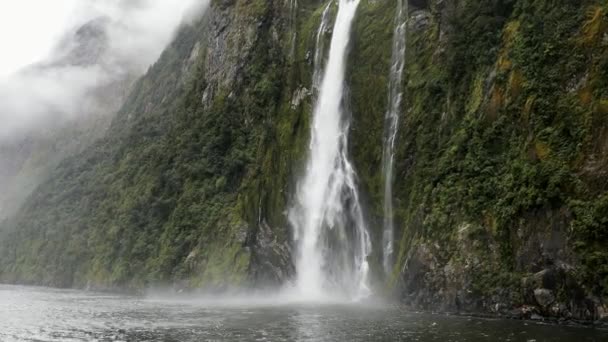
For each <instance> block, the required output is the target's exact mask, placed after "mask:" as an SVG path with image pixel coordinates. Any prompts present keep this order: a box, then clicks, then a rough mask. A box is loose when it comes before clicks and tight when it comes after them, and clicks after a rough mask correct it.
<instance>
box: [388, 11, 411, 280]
mask: <svg viewBox="0 0 608 342" xmlns="http://www.w3.org/2000/svg"><path fill="white" fill-rule="evenodd" d="M406 10H407V8H406V7H405V6H404V4H403V0H398V1H397V16H396V17H395V31H394V34H393V55H392V59H391V70H390V77H389V85H388V93H389V98H388V101H389V103H388V110H387V111H386V117H385V126H384V127H385V128H384V148H383V154H382V171H383V174H384V230H383V234H382V245H383V247H384V248H383V260H382V263H383V266H384V271H385V273H386V274H390V272H391V268H392V266H393V250H394V247H393V245H394V239H395V238H394V235H395V233H394V230H395V226H394V217H393V215H394V213H393V182H394V175H393V170H394V163H395V141H396V138H397V132H398V125H399V113H400V111H401V100H402V97H403V85H402V81H403V68H404V65H405V44H406V36H405V33H406V32H405V29H406V20H405V17H406Z"/></svg>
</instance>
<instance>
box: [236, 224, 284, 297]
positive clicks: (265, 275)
mask: <svg viewBox="0 0 608 342" xmlns="http://www.w3.org/2000/svg"><path fill="white" fill-rule="evenodd" d="M247 240H248V241H247V245H248V247H250V249H251V251H252V255H251V263H250V267H249V277H250V280H251V281H252V282H253V283H254V285H256V286H279V285H281V284H283V283H285V282H286V281H287V280H289V279H290V278H291V277H292V276H293V275H294V274H295V266H294V265H293V262H292V258H291V248H290V246H289V243H288V242H287V241H285V240H281V239H279V238H278V237H277V235H276V234H275V233H274V230H273V229H272V228H271V227H270V226H269V225H268V224H267V223H266V222H265V221H262V222H261V223H260V224H259V226H258V229H257V231H250V235H249V236H248V238H247Z"/></svg>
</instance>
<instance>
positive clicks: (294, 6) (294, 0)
mask: <svg viewBox="0 0 608 342" xmlns="http://www.w3.org/2000/svg"><path fill="white" fill-rule="evenodd" d="M289 25H290V27H291V32H292V34H291V43H290V45H291V46H290V47H289V58H290V59H293V58H294V57H295V55H296V42H297V40H298V0H289Z"/></svg>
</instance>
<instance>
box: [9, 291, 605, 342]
mask: <svg viewBox="0 0 608 342" xmlns="http://www.w3.org/2000/svg"><path fill="white" fill-rule="evenodd" d="M0 341H2V342H11V341H130V342H140V341H175V342H177V341H180V342H181V341H331V342H338V341H340V342H341V341H421V342H427V341H441V342H450V341H473V342H476V341H488V342H489V341H536V342H540V341H558V342H560V341H564V342H565V341H576V342H585V341H608V332H607V331H601V330H595V329H592V328H574V327H565V326H553V325H540V324H534V323H530V322H522V321H512V320H486V319H477V318H467V317H450V316H444V315H428V314H417V313H411V312H407V311H404V310H402V309H399V308H397V307H387V306H380V305H372V306H362V305H352V304H327V305H311V304H309V305H305V304H295V303H291V304H289V303H288V302H285V301H282V300H278V299H277V300H273V299H264V298H258V299H255V300H254V299H247V298H244V297H243V298H238V297H232V298H215V299H214V300H212V299H209V298H206V299H204V298H188V299H183V298H182V299H167V298H165V299H162V298H160V297H148V298H140V297H133V296H123V295H111V294H103V293H94V292H83V291H75V290H55V289H48V288H36V287H16V286H2V285H0Z"/></svg>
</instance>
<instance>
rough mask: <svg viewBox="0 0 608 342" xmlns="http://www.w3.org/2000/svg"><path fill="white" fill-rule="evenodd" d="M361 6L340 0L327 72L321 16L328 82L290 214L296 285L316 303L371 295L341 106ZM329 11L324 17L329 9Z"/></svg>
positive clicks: (323, 83)
mask: <svg viewBox="0 0 608 342" xmlns="http://www.w3.org/2000/svg"><path fill="white" fill-rule="evenodd" d="M359 1H360V0H339V4H338V6H339V7H338V13H337V15H336V19H335V23H334V28H333V34H332V38H331V44H330V50H329V56H328V59H327V64H326V65H325V68H323V65H322V64H323V63H322V61H323V51H322V45H321V44H322V42H323V37H322V36H323V32H324V31H325V28H326V25H327V18H322V20H321V24H320V27H319V31H318V34H317V53H316V54H315V75H323V76H322V78H320V83H319V85H318V96H317V97H316V103H315V107H314V114H313V120H312V124H311V142H310V146H309V154H308V162H307V167H306V173H305V174H304V176H303V177H302V178H301V179H300V181H299V183H298V190H297V194H296V198H295V202H296V203H295V204H294V206H293V207H292V208H291V209H290V212H289V218H290V222H291V224H292V226H293V228H294V238H295V241H296V246H297V255H296V270H297V277H296V287H297V290H298V292H299V293H300V295H301V296H303V297H304V298H306V299H311V300H315V299H319V298H324V297H325V296H327V295H330V294H331V295H336V294H338V295H345V296H347V297H348V298H351V299H356V298H360V297H364V296H367V295H368V294H369V288H368V284H367V283H368V271H369V266H368V263H367V257H368V256H369V254H370V253H371V241H370V237H369V233H368V231H367V227H366V224H365V221H364V218H363V213H362V209H361V205H360V201H359V194H358V190H357V187H356V175H355V171H354V169H353V166H352V164H351V163H350V161H349V159H348V156H347V154H348V131H349V120H348V116H347V115H346V113H345V112H344V106H343V101H344V77H345V71H346V62H347V48H348V44H349V40H350V33H351V26H352V22H353V20H354V18H355V14H356V11H357V7H358V5H359ZM324 13H325V14H324V17H327V16H328V13H329V7H326V8H325V12H324ZM322 70H323V71H322ZM313 82H316V80H315V81H313Z"/></svg>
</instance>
